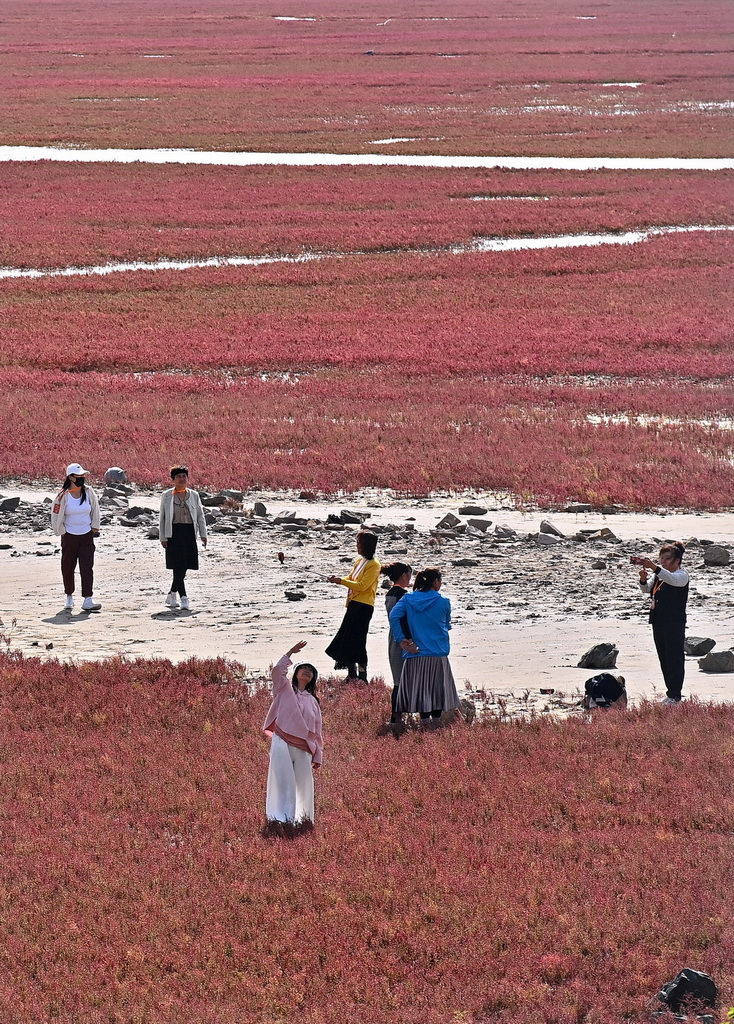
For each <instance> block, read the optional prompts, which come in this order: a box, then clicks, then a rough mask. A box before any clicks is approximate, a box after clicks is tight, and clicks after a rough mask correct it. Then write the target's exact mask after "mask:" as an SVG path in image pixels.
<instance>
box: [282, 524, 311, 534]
mask: <svg viewBox="0 0 734 1024" xmlns="http://www.w3.org/2000/svg"><path fill="white" fill-rule="evenodd" d="M280 526H281V529H283V530H285V531H286V532H287V533H306V532H307V531H308V527H307V526H306V524H305V523H281V524H280Z"/></svg>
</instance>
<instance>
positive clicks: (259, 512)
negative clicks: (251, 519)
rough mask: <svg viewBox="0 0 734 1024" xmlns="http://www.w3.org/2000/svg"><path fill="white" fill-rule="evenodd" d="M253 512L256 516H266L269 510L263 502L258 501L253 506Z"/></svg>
mask: <svg viewBox="0 0 734 1024" xmlns="http://www.w3.org/2000/svg"><path fill="white" fill-rule="evenodd" d="M252 511H253V512H254V513H255V515H256V516H266V515H267V514H268V510H267V508H266V507H265V505H264V504H263V502H262V501H256V502H255V504H254V505H253V506H252Z"/></svg>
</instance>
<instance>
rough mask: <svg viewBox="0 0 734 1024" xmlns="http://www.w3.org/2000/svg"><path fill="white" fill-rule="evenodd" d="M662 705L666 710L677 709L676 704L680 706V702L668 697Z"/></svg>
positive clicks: (662, 701)
mask: <svg viewBox="0 0 734 1024" xmlns="http://www.w3.org/2000/svg"><path fill="white" fill-rule="evenodd" d="M660 703H661V704H662V705H663V707H664V708H672V707H675V706H676V704H680V701H679V700H674V699H673V698H672V697H666V698H665V699H664V700H661V701H660Z"/></svg>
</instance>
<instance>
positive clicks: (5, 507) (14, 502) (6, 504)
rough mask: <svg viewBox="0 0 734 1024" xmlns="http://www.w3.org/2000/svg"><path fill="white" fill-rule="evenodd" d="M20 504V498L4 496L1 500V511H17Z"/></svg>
mask: <svg viewBox="0 0 734 1024" xmlns="http://www.w3.org/2000/svg"><path fill="white" fill-rule="evenodd" d="M18 505H20V498H3V500H2V501H0V512H15V510H16V509H17V507H18Z"/></svg>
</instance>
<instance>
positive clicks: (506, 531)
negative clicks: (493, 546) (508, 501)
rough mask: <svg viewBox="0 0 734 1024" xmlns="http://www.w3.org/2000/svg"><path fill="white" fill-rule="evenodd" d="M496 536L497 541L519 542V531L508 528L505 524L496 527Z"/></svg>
mask: <svg viewBox="0 0 734 1024" xmlns="http://www.w3.org/2000/svg"><path fill="white" fill-rule="evenodd" d="M494 535H495V537H496V538H497V540H517V531H516V530H513V529H512V527H511V526H507V525H505V524H504V523H502V524H500V525H498V526H495V528H494Z"/></svg>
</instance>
